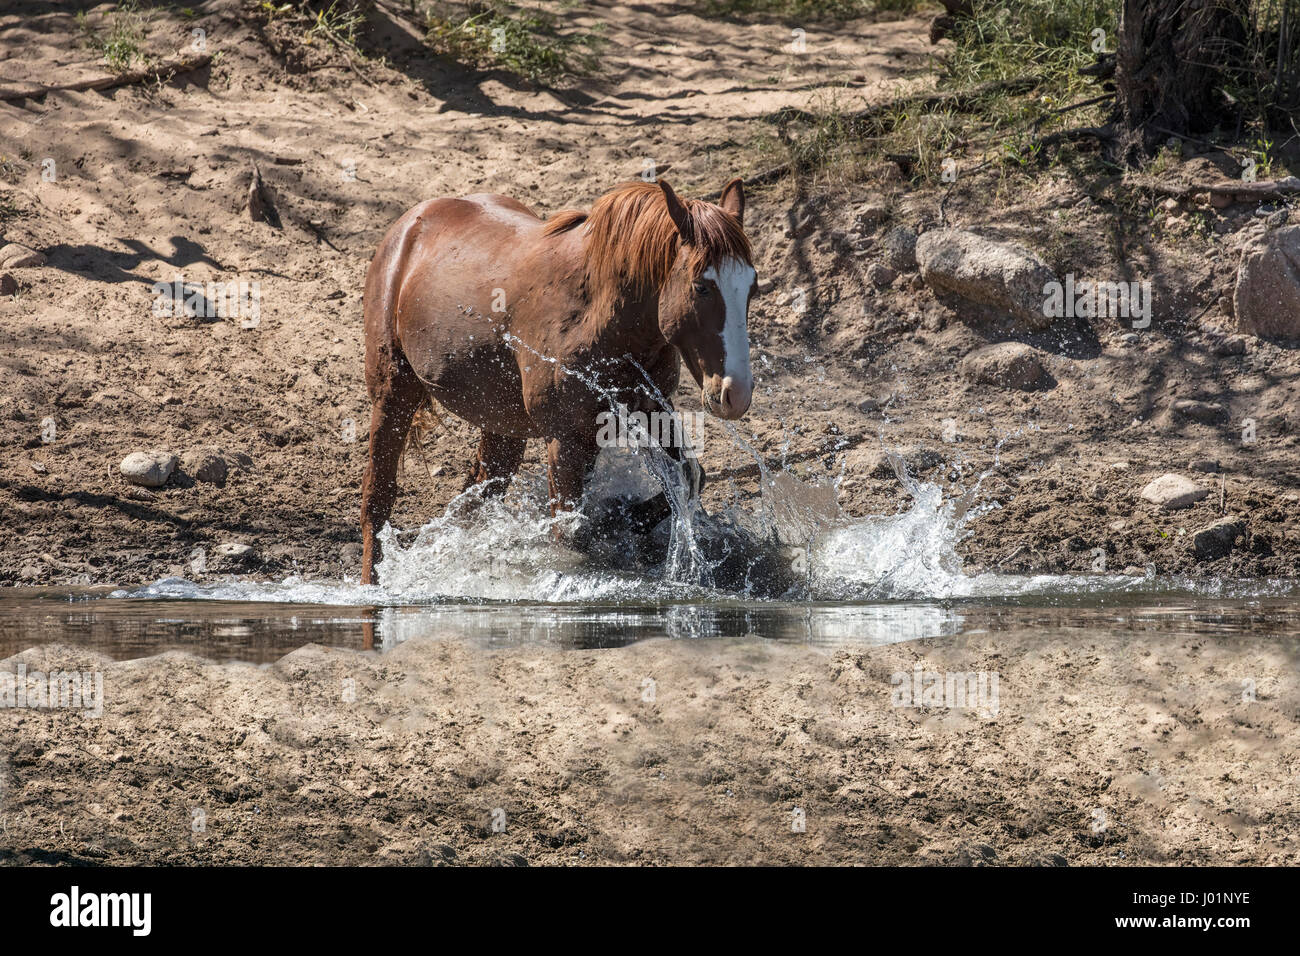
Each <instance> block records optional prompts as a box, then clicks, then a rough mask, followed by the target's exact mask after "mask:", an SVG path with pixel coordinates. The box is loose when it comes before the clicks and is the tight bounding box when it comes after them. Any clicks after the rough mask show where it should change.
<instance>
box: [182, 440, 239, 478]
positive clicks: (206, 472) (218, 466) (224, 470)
mask: <svg viewBox="0 0 1300 956" xmlns="http://www.w3.org/2000/svg"><path fill="white" fill-rule="evenodd" d="M181 470H182V471H184V472H185V474H187V475H189V476H190V477H191V478H193V479H194V480H195V481H206V482H208V483H209V484H213V485H224V484H225V483H226V477H227V476H228V475H229V474H230V466H229V465H227V464H226V460H225V459H224V458H222V457H221V456H220V455H218V454H217V453H216V452H214V451H211V450H209V449H198V450H196V451H188V452H186V453H185V456H184V457H183V458H182V459H181Z"/></svg>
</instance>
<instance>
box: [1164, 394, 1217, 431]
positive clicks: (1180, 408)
mask: <svg viewBox="0 0 1300 956" xmlns="http://www.w3.org/2000/svg"><path fill="white" fill-rule="evenodd" d="M1173 412H1174V416H1175V417H1176V418H1182V419H1186V420H1189V421H1193V422H1200V423H1201V424H1202V425H1222V424H1224V423H1225V422H1227V421H1228V419H1229V417H1230V416H1229V415H1228V410H1227V409H1226V408H1224V407H1223V406H1222V405H1220V404H1219V403H1218V402H1200V401H1196V400H1194V399H1190V398H1183V399H1179V400H1178V401H1176V402H1174V404H1173Z"/></svg>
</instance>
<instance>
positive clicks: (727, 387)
mask: <svg viewBox="0 0 1300 956" xmlns="http://www.w3.org/2000/svg"><path fill="white" fill-rule="evenodd" d="M721 397H722V408H723V411H729V410H730V409H731V383H730V382H724V383H723V384H722V396H721Z"/></svg>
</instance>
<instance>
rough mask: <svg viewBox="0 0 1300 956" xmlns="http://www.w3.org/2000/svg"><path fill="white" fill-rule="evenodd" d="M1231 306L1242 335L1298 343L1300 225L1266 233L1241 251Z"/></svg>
mask: <svg viewBox="0 0 1300 956" xmlns="http://www.w3.org/2000/svg"><path fill="white" fill-rule="evenodd" d="M1232 305H1233V313H1234V314H1235V316H1236V318H1237V327H1238V328H1239V329H1241V331H1243V332H1247V333H1249V334H1251V335H1262V336H1269V337H1276V338H1283V339H1300V225H1295V226H1284V227H1283V228H1281V229H1274V230H1273V231H1272V232H1266V233H1264V234H1263V235H1262V236H1259V237H1258V238H1256V239H1255V240H1254V241H1252V242H1250V243H1248V244H1247V245H1246V246H1245V247H1244V248H1243V249H1242V250H1241V264H1240V265H1239V266H1238V268H1237V287H1236V290H1235V291H1234V293H1233V304H1232Z"/></svg>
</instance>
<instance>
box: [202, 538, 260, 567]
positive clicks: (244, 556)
mask: <svg viewBox="0 0 1300 956" xmlns="http://www.w3.org/2000/svg"><path fill="white" fill-rule="evenodd" d="M212 553H213V555H215V556H216V557H218V558H222V559H224V560H226V561H236V562H245V561H251V560H253V558H254V557H255V556H256V554H257V551H256V550H255V549H254V548H253V546H252V545H251V544H244V543H243V542H242V541H225V542H223V543H221V544H219V545H217V546H216V547H215V548H213V549H212Z"/></svg>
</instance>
